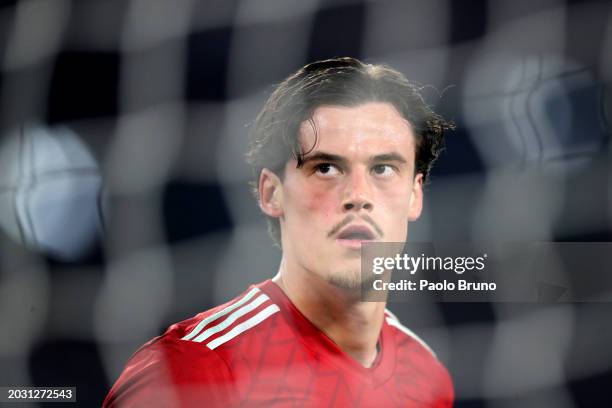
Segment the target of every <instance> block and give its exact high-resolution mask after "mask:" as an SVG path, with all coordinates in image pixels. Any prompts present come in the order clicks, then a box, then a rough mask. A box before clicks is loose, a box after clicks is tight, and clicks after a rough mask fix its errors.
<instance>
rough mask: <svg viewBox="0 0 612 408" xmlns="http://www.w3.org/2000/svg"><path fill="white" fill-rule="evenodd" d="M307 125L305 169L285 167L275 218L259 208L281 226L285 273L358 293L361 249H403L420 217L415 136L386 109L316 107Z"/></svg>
mask: <svg viewBox="0 0 612 408" xmlns="http://www.w3.org/2000/svg"><path fill="white" fill-rule="evenodd" d="M312 119H313V123H314V125H315V127H316V136H317V137H316V145H315V146H314V148H313V149H312V151H310V149H311V148H312V146H313V145H314V144H315V130H314V129H313V126H312V123H310V122H308V121H305V122H304V123H302V126H301V128H300V143H301V144H302V146H303V151H306V152H309V153H308V154H307V155H306V157H305V162H304V164H303V166H301V167H300V168H297V167H296V166H297V162H296V160H295V159H291V160H289V161H288V163H287V164H286V166H285V175H284V179H283V180H282V182H281V181H280V180H276V181H275V182H277V183H279V184H278V185H277V186H276V189H275V190H274V193H273V197H272V196H270V198H272V201H273V203H274V204H275V205H276V207H275V208H276V210H277V211H276V212H274V211H273V212H272V214H270V213H269V212H267V211H266V207H265V205H266V203H265V202H264V201H265V200H264V199H262V208H264V211H266V212H267V213H268V215H272V216H277V217H278V218H279V219H280V227H281V239H282V247H283V256H284V258H285V260H286V263H287V267H288V268H291V269H292V270H299V271H300V272H299V273H313V274H316V275H318V276H319V277H321V278H324V279H325V280H327V281H328V282H332V283H334V284H336V285H337V286H339V287H343V288H351V289H354V288H358V287H359V284H360V281H361V279H360V248H361V243H362V242H366V241H381V242H403V241H405V239H406V235H407V228H408V221H413V220H415V219H416V218H418V216H419V215H420V212H421V206H422V175H421V174H418V175H416V177H415V175H414V160H415V140H414V134H413V131H412V127H411V125H410V124H409V123H408V122H407V121H406V120H405V119H404V118H403V117H402V116H401V115H400V114H399V113H398V112H397V110H396V109H395V108H394V107H393V105H391V104H389V103H381V102H371V103H364V104H362V105H359V106H356V107H343V106H335V105H328V106H321V107H319V108H318V109H316V110H315V112H314V114H313V117H312ZM262 177H266V176H262ZM267 177H274V175H270V174H268V176H267ZM261 183H262V181H261V180H260V187H261V186H262V184H261ZM264 185H265V184H264Z"/></svg>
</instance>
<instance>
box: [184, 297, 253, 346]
mask: <svg viewBox="0 0 612 408" xmlns="http://www.w3.org/2000/svg"><path fill="white" fill-rule="evenodd" d="M258 292H259V289H257V288H253V289H251V290H250V291H249V293H247V294H246V295H244V297H242V299H240V300H239V301H237V302H236V303H233V304H231V305H229V306H228V307H226V308H224V309H221V310H220V311H218V312H217V313H215V314H213V315H211V316H208V317H207V318H205V319H203V320H202V321H201V322H200V323H198V325H197V326H196V327H195V328H194V329H193V330H192V331H191V333H189V334H188V335H186V336H185V337H183V338H182V339H181V340H191V339H193V338H194V337H195V336H196V335H197V334H198V333H199V332H200V331H202V329H203V328H204V327H206V325H207V324H208V323H210V322H213V321H215V320H217V319H218V318H220V317H223V316H225V315H226V314H228V313H230V312H231V311H232V310H234V309H236V308H238V307H240V306H242V305H244V304H245V303H246V302H248V301H249V300H250V299H251V298H252V297H253V296H255V295H256V294H257V293H258Z"/></svg>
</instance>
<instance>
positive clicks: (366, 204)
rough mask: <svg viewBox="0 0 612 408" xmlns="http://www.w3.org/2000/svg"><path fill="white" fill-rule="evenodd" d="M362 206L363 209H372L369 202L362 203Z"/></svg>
mask: <svg viewBox="0 0 612 408" xmlns="http://www.w3.org/2000/svg"><path fill="white" fill-rule="evenodd" d="M363 208H364V209H366V210H371V209H372V204H370V203H365V204H364V205H363Z"/></svg>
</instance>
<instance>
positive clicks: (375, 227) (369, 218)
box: [327, 214, 384, 238]
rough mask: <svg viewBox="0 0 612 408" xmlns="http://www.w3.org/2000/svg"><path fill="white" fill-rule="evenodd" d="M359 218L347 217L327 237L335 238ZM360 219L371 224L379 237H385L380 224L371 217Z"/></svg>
mask: <svg viewBox="0 0 612 408" xmlns="http://www.w3.org/2000/svg"><path fill="white" fill-rule="evenodd" d="M356 218H357V217H355V216H354V215H352V214H351V215H347V216H346V218H344V219H343V220H342V221H340V222H339V223H338V224H336V225H335V226H334V227H333V228H332V229H331V230H330V231H329V232H328V233H327V237H328V238H329V237H333V236H334V235H336V234H337V233H338V231H340V230H341V229H342V228H344V227H345V226H346V225H347V224H349V223H350V222H351V221H353V220H355V219H356ZM359 218H360V219H362V220H364V221H365V222H366V223H368V224H370V226H371V227H372V228H374V231H376V233H377V234H378V236H379V237H380V238H382V237H383V236H384V233H383V231H382V229H381V228H380V227H379V226H378V224H376V221H374V220H373V219H372V218H371V217H370V216H369V215H367V214H365V215H362V216H361V217H359Z"/></svg>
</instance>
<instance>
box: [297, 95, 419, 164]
mask: <svg viewBox="0 0 612 408" xmlns="http://www.w3.org/2000/svg"><path fill="white" fill-rule="evenodd" d="M313 125H314V128H313ZM315 129H316V138H315ZM315 140H316V146H314V149H312V146H313V143H314V142H315ZM300 143H301V144H302V146H303V147H304V149H305V151H310V150H311V149H312V152H316V151H325V152H327V153H334V154H359V153H364V154H377V153H390V152H393V151H394V152H397V153H400V154H403V155H406V156H407V157H406V159H408V158H409V157H411V156H412V154H411V153H413V152H414V143H415V141H414V134H413V130H412V126H411V125H410V123H409V122H408V121H407V120H406V119H404V118H403V117H402V116H401V115H400V114H399V112H398V111H397V110H396V109H395V107H394V106H393V105H391V104H390V103H386V102H368V103H364V104H362V105H358V106H353V107H346V106H339V105H324V106H320V107H318V108H317V109H316V110H315V111H314V113H313V115H312V121H305V122H303V123H302V125H301V126H300Z"/></svg>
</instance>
